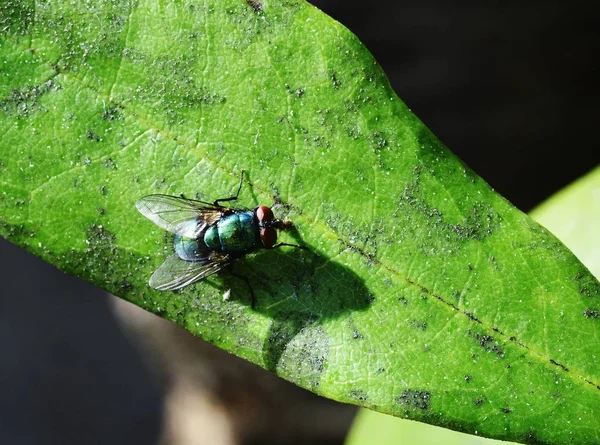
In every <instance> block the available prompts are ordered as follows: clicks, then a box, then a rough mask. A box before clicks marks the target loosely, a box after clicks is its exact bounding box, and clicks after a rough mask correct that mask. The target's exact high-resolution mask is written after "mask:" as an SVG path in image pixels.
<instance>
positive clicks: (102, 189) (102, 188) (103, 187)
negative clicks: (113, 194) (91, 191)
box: [98, 185, 107, 195]
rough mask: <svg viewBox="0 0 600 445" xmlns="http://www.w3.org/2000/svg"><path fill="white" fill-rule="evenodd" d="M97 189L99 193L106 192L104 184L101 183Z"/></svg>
mask: <svg viewBox="0 0 600 445" xmlns="http://www.w3.org/2000/svg"><path fill="white" fill-rule="evenodd" d="M98 190H99V191H100V194H101V195H106V193H107V190H106V186H105V185H101V186H100V187H98Z"/></svg>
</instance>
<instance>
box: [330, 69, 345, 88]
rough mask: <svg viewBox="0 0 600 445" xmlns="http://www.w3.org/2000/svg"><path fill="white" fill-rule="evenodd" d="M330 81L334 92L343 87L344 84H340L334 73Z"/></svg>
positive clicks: (331, 74)
mask: <svg viewBox="0 0 600 445" xmlns="http://www.w3.org/2000/svg"><path fill="white" fill-rule="evenodd" d="M329 79H331V85H332V86H333V89H334V90H339V89H340V86H341V85H342V82H340V81H339V80H338V78H337V76H336V74H335V73H334V72H331V73H330V74H329Z"/></svg>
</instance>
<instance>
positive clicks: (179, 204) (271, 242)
mask: <svg viewBox="0 0 600 445" xmlns="http://www.w3.org/2000/svg"><path fill="white" fill-rule="evenodd" d="M243 180H244V171H243V170H242V174H241V177H240V184H239V186H238V189H237V192H236V194H235V195H234V196H231V197H229V198H221V199H217V200H216V201H214V202H213V203H212V204H211V203H208V202H204V201H196V200H193V199H186V198H180V197H176V196H169V195H148V196H145V197H143V198H142V199H140V200H139V201H138V202H137V203H136V207H137V209H138V210H139V211H140V213H141V214H142V215H144V216H145V217H146V218H148V219H149V220H150V221H152V222H153V223H154V224H156V225H157V226H158V227H160V228H162V229H164V230H166V231H168V232H171V233H173V234H174V235H175V237H174V241H173V247H174V250H175V252H174V253H173V254H172V255H171V256H170V257H168V258H167V259H166V260H165V262H164V263H163V264H162V265H161V266H160V267H159V268H158V269H157V270H156V272H154V274H153V275H152V276H151V277H150V281H149V283H148V284H149V285H150V287H152V288H153V289H157V290H161V291H173V290H176V289H181V288H182V287H185V286H188V285H190V284H192V283H195V282H197V281H200V280H202V279H204V278H206V277H208V276H209V275H212V274H213V273H215V272H217V271H219V270H221V269H222V268H223V267H225V266H228V265H231V264H232V263H233V262H234V261H236V260H238V259H239V258H242V257H244V256H246V255H247V254H249V253H252V252H254V251H256V250H258V249H275V248H278V247H282V246H291V247H297V248H305V247H304V246H298V245H295V244H287V243H277V230H289V229H291V228H292V227H293V225H292V223H291V222H290V221H282V220H279V219H277V218H275V216H274V215H273V211H272V210H271V208H270V207H267V206H264V205H260V206H258V207H255V208H254V209H246V208H232V207H225V206H223V205H221V203H223V202H230V201H236V200H237V199H238V196H239V194H240V190H241V189H242V183H243ZM238 277H239V278H242V279H243V280H244V281H246V283H247V284H248V287H249V289H250V294H251V297H252V307H253V308H254V306H255V297H254V292H253V291H252V287H251V286H250V283H249V282H248V280H247V279H246V278H245V277H240V276H238Z"/></svg>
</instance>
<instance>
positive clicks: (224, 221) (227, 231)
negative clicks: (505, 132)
mask: <svg viewBox="0 0 600 445" xmlns="http://www.w3.org/2000/svg"><path fill="white" fill-rule="evenodd" d="M217 230H218V235H219V241H220V244H221V250H222V251H223V252H226V253H236V252H246V251H249V250H253V249H255V248H257V247H259V243H260V228H259V227H258V221H257V220H256V218H254V212H252V211H249V212H243V213H235V214H233V215H228V216H226V217H224V218H221V220H220V221H219V222H218V224H217ZM207 234H208V231H207ZM205 242H206V236H205ZM207 245H208V243H207Z"/></svg>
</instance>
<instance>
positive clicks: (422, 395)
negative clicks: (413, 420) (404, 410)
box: [396, 389, 431, 411]
mask: <svg viewBox="0 0 600 445" xmlns="http://www.w3.org/2000/svg"><path fill="white" fill-rule="evenodd" d="M396 401H397V402H398V403H399V404H400V405H404V406H406V407H409V408H413V409H418V410H422V411H425V410H427V409H429V404H430V401H431V393H430V392H429V391H423V390H414V389H405V390H404V391H402V394H400V396H398V397H397V398H396Z"/></svg>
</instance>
